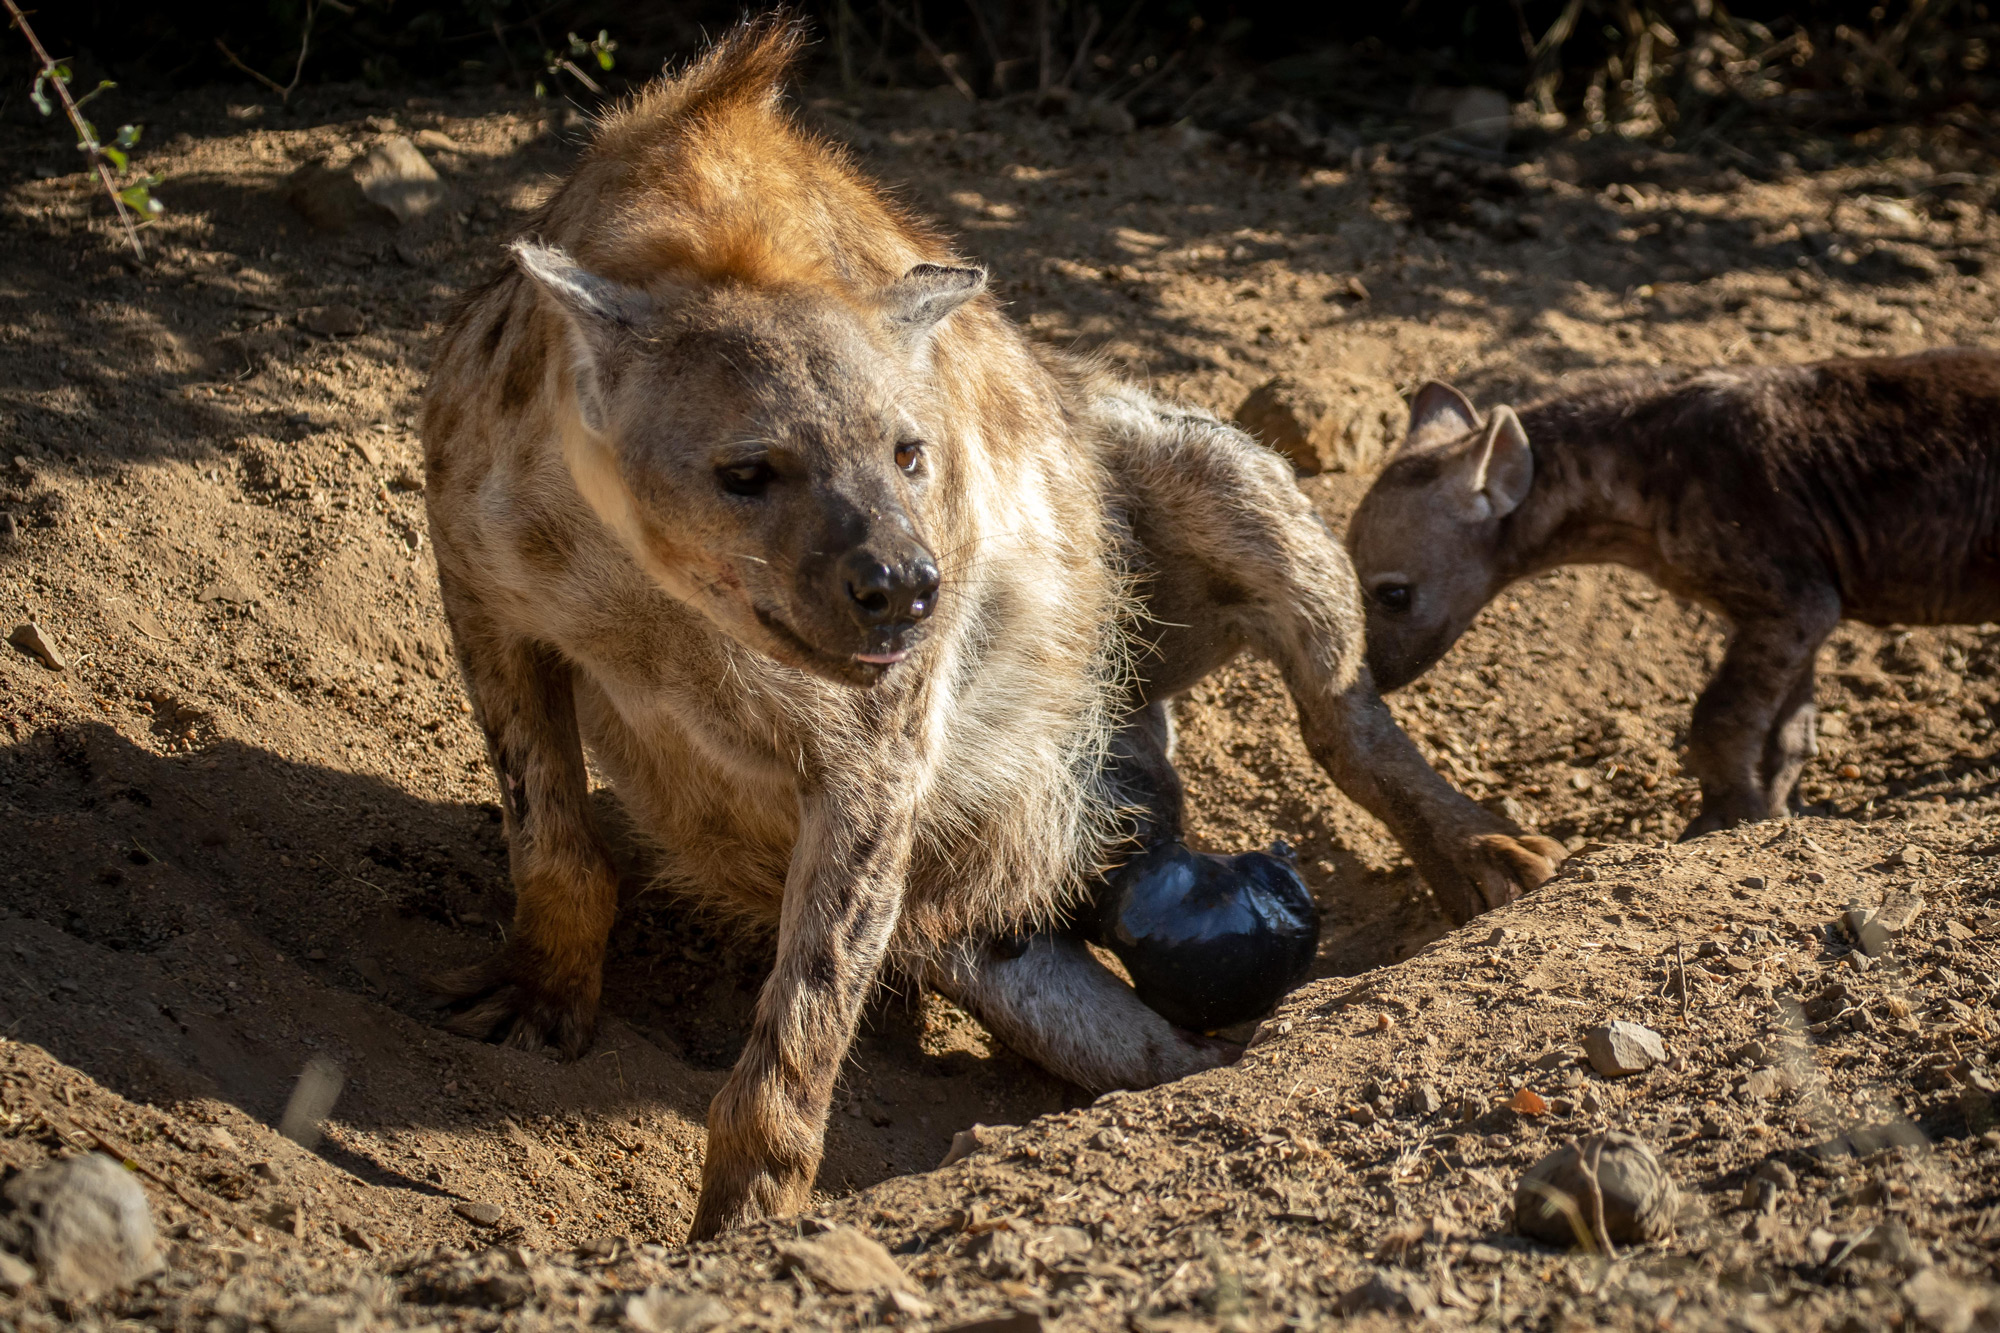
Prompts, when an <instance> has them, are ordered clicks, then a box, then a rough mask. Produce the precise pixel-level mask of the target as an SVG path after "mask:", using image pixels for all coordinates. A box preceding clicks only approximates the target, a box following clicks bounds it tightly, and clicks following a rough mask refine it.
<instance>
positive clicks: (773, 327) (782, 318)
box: [515, 243, 986, 684]
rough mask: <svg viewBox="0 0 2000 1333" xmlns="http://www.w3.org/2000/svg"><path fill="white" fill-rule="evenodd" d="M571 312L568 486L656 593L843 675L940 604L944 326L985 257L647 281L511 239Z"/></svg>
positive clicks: (912, 633)
mask: <svg viewBox="0 0 2000 1333" xmlns="http://www.w3.org/2000/svg"><path fill="white" fill-rule="evenodd" d="M515 252H516V255H517V257H518V259H519V261H520V264H521V267H522V268H523V269H524V270H526V272H527V273H528V274H529V275H530V276H531V277H533V278H534V279H535V281H536V282H537V283H538V284H540V286H541V288H542V290H543V291H545V292H546V293H547V294H548V296H549V297H550V298H551V299H552V300H553V301H554V302H555V304H556V305H557V306H558V307H559V308H560V309H561V310H562V312H563V315H564V317H565V319H566V320H567V322H568V327H569V333H570V339H569V341H570V350H571V357H572V370H573V382H574V383H575V386H576V419H575V420H573V421H571V422H570V423H568V438H567V439H566V442H565V452H566V454H567V457H568V461H569V465H570V469H571V472H572V474H573V475H574V476H575V478H576V481H577V484H578V487H579V489H580V490H581V491H582V493H583V494H584V496H585V497H586V498H587V499H588V500H589V501H590V503H591V505H592V507H593V508H594V509H595V510H596V511H597V513H598V515H599V516H600V517H601V518H603V519H604V521H605V522H606V523H607V524H609V525H610V526H611V527H612V528H613V529H614V530H616V531H617V532H618V533H619V534H620V535H621V536H622V537H623V538H624V540H625V543H626V545H627V547H628V548H629V549H630V550H631V551H632V553H633V555H634V557H635V558H636V559H637V560H638V561H639V562H640V564H641V565H642V566H643V567H644V568H645V569H646V570H647V571H648V572H649V573H650V574H651V575H652V576H653V578H654V579H655V581H657V582H658V583H659V584H660V585H661V586H662V587H663V588H665V589H666V591H668V592H669V593H671V594H672V595H674V596H675V597H678V598H680V599H681V600H682V601H683V602H685V603H687V604H689V605H691V606H693V607H695V608H696V609H698V610H700V611H701V612H702V613H703V614H704V615H706V616H707V617H708V619H709V620H710V621H711V622H712V623H714V624H715V625H717V626H718V627H719V628H721V629H722V630H723V631H724V632H726V633H728V634H729V635H731V636H732V637H734V638H735V639H737V640H738V641H739V642H742V643H744V644H746V645H747V646H749V647H751V648H754V649H757V650H758V651H761V652H763V653H766V654H768V655H769V656H772V657H775V658H777V659H778V660H780V661H782V662H785V663H788V664H790V665H792V666H796V667H800V668H803V669H806V670H809V671H813V672H816V673H818V674H820V675H822V676H826V677H830V678H833V679H837V680H843V681H848V682H852V683H856V684H867V683H871V682H873V681H875V680H877V679H879V678H880V677H882V676H883V675H884V674H885V673H887V672H889V671H890V670H891V669H892V668H893V667H894V666H895V664H896V663H898V662H900V661H902V660H903V659H904V658H905V657H907V656H908V655H909V654H910V652H911V651H912V650H913V649H914V648H915V647H916V646H917V645H918V643H919V642H920V641H921V640H922V638H923V635H924V631H925V628H926V622H927V621H928V620H929V618H930V616H931V614H932V612H933V610H934V609H935V608H936V606H937V602H938V597H939V592H940V589H939V574H938V550H937V547H936V545H935V543H936V542H937V541H938V540H940V539H941V537H942V535H943V533H944V530H945V524H946V522H947V515H946V514H945V513H944V506H945V504H946V503H947V502H946V500H945V498H944V497H943V496H942V495H941V494H940V490H941V488H940V487H939V486H938V485H937V484H936V482H937V477H938V469H939V464H940V462H941V459H940V456H939V455H940V452H941V449H940V446H939V444H937V443H934V442H936V441H940V440H944V439H945V438H946V434H947V433H946V432H945V430H944V419H943V415H942V406H941V404H940V403H939V402H938V401H937V394H936V393H935V392H934V391H932V390H931V389H930V388H928V385H929V382H930V377H929V376H928V374H927V367H928V364H929V357H930V352H931V344H932V340H933V337H934V335H935V334H936V332H937V329H938V325H939V323H940V321H942V320H944V319H945V318H947V317H948V316H949V315H950V314H951V313H952V311H954V310H956V309H957V308H958V307H959V306H961V305H963V304H964V303H965V302H966V301H967V300H969V299H971V298H972V297H973V296H975V295H977V294H978V293H979V292H980V291H981V290H982V289H983V288H984V286H985V282H986V275H985V274H984V273H983V272H982V271H980V270H979V269H973V268H953V267H946V266H943V265H936V264H919V265H917V266H916V267H914V268H912V269H910V270H909V272H907V273H906V274H904V275H903V276H902V277H901V278H900V279H897V280H895V281H893V282H889V283H887V284H885V285H883V286H882V287H881V288H880V289H879V290H876V291H873V292H869V293H865V294H862V295H860V296H855V295H853V294H852V293H848V292H843V291H831V290H829V289H828V288H826V287H825V286H824V285H817V284H803V283H802V284H798V285H793V286H787V285H784V284H768V283H757V284H752V283H747V282H738V281H729V280H726V279H725V280H721V281H699V282H697V281H686V282H678V281H676V282H673V283H671V284H669V285H666V286H662V285H657V284H656V285H654V286H651V287H648V288H646V289H643V290H642V289H640V288H637V287H632V286H627V285H624V284H622V283H618V282H614V281H611V280H609V279H607V278H604V277H601V276H599V275H597V274H594V273H591V272H589V271H588V270H586V269H585V268H583V267H582V266H580V265H578V264H577V263H576V262H575V261H573V260H572V259H570V258H569V256H567V255H566V254H564V253H563V252H562V251H560V250H557V249H553V248H550V247H546V246H539V245H532V244H527V243H523V244H520V245H518V246H516V249H515Z"/></svg>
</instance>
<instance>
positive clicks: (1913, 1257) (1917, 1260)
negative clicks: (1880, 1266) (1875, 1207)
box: [1831, 1222, 1927, 1273]
mask: <svg viewBox="0 0 2000 1333" xmlns="http://www.w3.org/2000/svg"><path fill="white" fill-rule="evenodd" d="M1849 1259H1872V1260H1874V1261H1875V1262H1877V1263H1884V1264H1889V1265H1892V1266H1893V1267H1896V1268H1900V1269H1902V1270H1903V1271H1904V1272H1906V1273H1909V1272H1914V1271H1916V1269H1918V1268H1919V1267H1921V1266H1922V1265H1923V1264H1924V1263H1925V1262H1926V1259H1927V1256H1926V1255H1925V1254H1924V1253H1923V1252H1922V1251H1920V1250H1919V1249H1918V1248H1917V1245H1916V1242H1915V1241H1913V1240H1911V1239H1910V1229H1909V1228H1908V1227H1906V1226H1904V1225H1903V1224H1902V1223H1901V1222H1881V1223H1877V1224H1876V1225H1875V1226H1872V1227H1870V1228H1868V1230H1866V1231H1864V1232H1862V1233H1861V1234H1860V1235H1859V1236H1856V1237H1855V1238H1854V1239H1853V1240H1851V1241H1849V1242H1848V1243H1847V1245H1846V1246H1845V1247H1843V1248H1842V1249H1841V1251H1840V1252H1839V1253H1838V1254H1836V1255H1834V1257H1833V1259H1832V1261H1831V1262H1832V1265H1833V1266H1834V1267H1835V1268H1838V1267H1839V1266H1840V1265H1842V1264H1844V1263H1846V1262H1847V1261H1848V1260H1849Z"/></svg>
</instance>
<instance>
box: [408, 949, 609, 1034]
mask: <svg viewBox="0 0 2000 1333" xmlns="http://www.w3.org/2000/svg"><path fill="white" fill-rule="evenodd" d="M431 989H432V990H433V991H434V992H435V993H436V994H437V996H438V1001H439V1003H440V1004H441V1005H442V1006H443V1007H445V1008H447V1009H450V1010H451V1011H452V1017H451V1018H449V1019H448V1020H446V1022H445V1027H446V1029H447V1030H449V1031H452V1032H456V1033H458V1034H459V1035H460V1036H462V1037H471V1038H473V1039H474V1040H476V1041H491V1042H498V1043H500V1044H501V1045H504V1046H512V1047H515V1048H517V1049H519V1050H524V1051H535V1050H540V1049H542V1048H543V1047H545V1046H546V1047H551V1048H553V1049H554V1050H555V1051H556V1052H557V1053H558V1054H559V1055H561V1056H562V1058H563V1059H565V1060H574V1059H576V1058H577V1057H578V1056H580V1055H582V1054H583V1053H584V1052H585V1051H586V1050H588V1049H590V1043H591V1041H592V1039H593V1038H594V1037H595V1036H596V1035H597V992H596V989H595V987H590V988H587V989H586V988H581V987H579V988H577V991H578V992H580V993H571V994H563V993H560V992H558V991H556V990H553V989H551V988H550V986H549V984H548V981H547V980H546V976H545V974H543V973H538V970H537V969H536V968H535V967H534V966H533V965H531V964H527V963H524V961H523V960H522V959H521V958H520V957H519V956H518V955H517V954H516V952H515V951H514V950H512V949H503V950H502V951H501V952H499V953H497V954H495V955H494V956H493V957H491V958H489V959H487V960H486V961H485V962H483V963H475V964H474V965H473V966H471V967H466V968H460V969H459V970H458V971H456V972H448V973H446V974H445V975H443V976H441V977H437V978H434V979H433V980H432V982H431Z"/></svg>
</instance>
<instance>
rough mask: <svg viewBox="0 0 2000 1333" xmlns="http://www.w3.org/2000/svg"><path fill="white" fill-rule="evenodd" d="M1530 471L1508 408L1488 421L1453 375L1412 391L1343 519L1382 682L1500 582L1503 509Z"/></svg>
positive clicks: (1444, 640)
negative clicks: (1385, 456)
mask: <svg viewBox="0 0 2000 1333" xmlns="http://www.w3.org/2000/svg"><path fill="white" fill-rule="evenodd" d="M1534 475H1535V458H1534V454H1533V453H1532V452H1531V451H1530V449H1529V447H1528V437H1527V434H1526V433H1525V432H1524V431H1523V430H1522V429H1521V421H1520V418H1519V417H1517V416H1515V415H1514V411H1513V409H1512V408H1508V407H1497V408H1495V409H1493V413H1492V415H1491V416H1489V417H1488V418H1487V419H1486V420H1485V421H1483V422H1482V421H1480V419H1479V414H1478V413H1477V412H1475V411H1474V410H1473V407H1472V404H1471V403H1470V402H1468V401H1467V400H1466V397H1465V395H1464V394H1462V393H1460V392H1459V391H1458V390H1456V389H1454V388H1452V387H1451V386H1450V385H1448V384H1438V383H1436V382H1432V383H1430V384H1426V385H1425V386H1424V387H1423V388H1422V389H1420V390H1418V391H1417V396H1416V398H1415V400H1414V401H1412V402H1411V404H1410V431H1409V434H1408V436H1407V437H1405V439H1404V441H1403V443H1402V445H1401V447H1399V448H1398V449H1397V451H1396V453H1395V455H1394V456H1393V457H1392V458H1391V459H1390V460H1389V462H1388V464H1387V465H1386V466H1384V467H1383V469H1382V473H1381V475H1380V476H1378V477H1377V478H1376V479H1375V484H1374V485H1373V486H1372V487H1370V488H1369V491H1368V494H1367V495H1365V496H1363V497H1362V500H1361V505H1360V507H1359V508H1357V509H1356V510H1355V511H1354V517H1353V519H1352V520H1351V521H1350V522H1349V523H1348V525H1347V549H1348V551H1349V552H1350V553H1351V554H1352V555H1353V557H1354V572H1355V574H1356V575H1357V576H1358V577H1359V579H1360V580H1361V589H1362V592H1363V593H1364V594H1365V595H1366V600H1367V606H1368V670H1369V673H1370V674H1371V675H1373V676H1374V677H1375V684H1376V685H1377V687H1378V688H1381V689H1384V690H1393V689H1396V688H1397V687H1399V686H1401V685H1405V684H1407V683H1409V682H1410V681H1412V680H1414V679H1416V677H1418V676H1420V675H1422V674H1423V672H1424V671H1425V670H1426V669H1428V668H1429V667H1430V665H1431V664H1432V663H1433V662H1435V661H1437V660H1438V658H1440V657H1443V656H1444V654H1445V651H1446V650H1447V649H1449V648H1450V647H1451V645H1452V644H1453V643H1455V642H1457V640H1458V636H1459V635H1461V634H1463V633H1464V632H1465V628H1466V626H1468V625H1470V624H1471V623H1472V620H1473V617H1475V616H1477V615H1478V614H1479V609H1480V608H1481V607H1483V606H1485V605H1486V603H1487V602H1488V601H1490V600H1491V599H1492V597H1493V594H1494V593H1496V592H1498V591H1499V590H1500V587H1501V585H1502V583H1503V581H1504V578H1503V575H1502V574H1501V572H1500V568H1499V563H1500V562H1499V559H1498V556H1499V552H1500V543H1501V540H1502V537H1503V535H1504V534H1503V528H1504V524H1505V520H1506V518H1507V516H1508V515H1509V514H1511V513H1513V512H1514V510H1515V509H1516V508H1518V507H1519V506H1520V503H1521V501H1522V500H1524V499H1526V498H1527V494H1528V487H1529V485H1530V484H1531V483H1532V482H1533V480H1534Z"/></svg>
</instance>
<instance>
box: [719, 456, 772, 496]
mask: <svg viewBox="0 0 2000 1333" xmlns="http://www.w3.org/2000/svg"><path fill="white" fill-rule="evenodd" d="M715 479H716V481H718V482H720V483H721V484H722V489H723V490H725V491H728V492H729V493H730V494H731V495H762V494H763V493H764V492H765V491H766V490H768V489H769V488H770V485H771V483H772V482H774V481H776V480H777V479H778V474H777V471H776V470H775V469H773V468H772V466H771V465H770V464H769V463H766V462H764V461H762V460H761V459H760V460H758V461H756V462H752V463H731V464H729V465H728V466H726V467H719V468H717V469H716V470H715Z"/></svg>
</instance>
